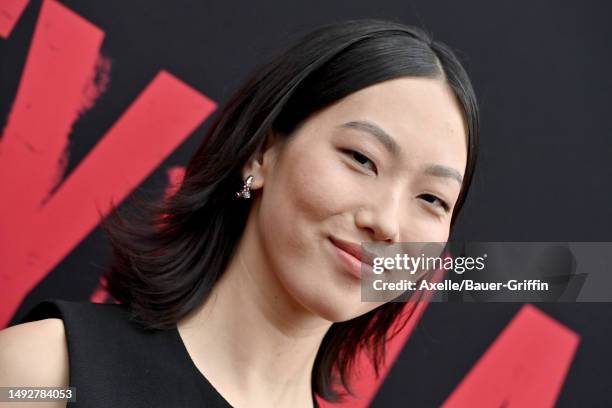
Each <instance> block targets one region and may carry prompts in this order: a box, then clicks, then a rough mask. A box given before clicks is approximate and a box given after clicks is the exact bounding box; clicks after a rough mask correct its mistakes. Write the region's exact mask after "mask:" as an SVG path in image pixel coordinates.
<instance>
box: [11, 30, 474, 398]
mask: <svg viewBox="0 0 612 408" xmlns="http://www.w3.org/2000/svg"><path fill="white" fill-rule="evenodd" d="M477 131H478V112H477V105H476V99H475V95H474V91H473V89H472V86H471V84H470V81H469V79H468V76H467V75H466V73H465V71H464V69H463V68H462V66H461V65H460V63H459V62H458V60H457V59H456V57H455V56H454V55H453V53H452V52H451V51H450V50H449V49H448V48H447V47H446V46H444V45H443V44H441V43H438V42H433V41H432V40H431V39H430V38H429V37H428V36H427V35H426V34H425V33H423V32H421V31H420V30H417V29H415V28H412V27H407V26H404V25H401V24H397V23H392V22H385V21H378V20H356V21H347V22H342V23H336V24H331V25H328V26H325V27H322V28H320V29H318V30H316V31H314V32H312V33H311V34H309V35H307V36H305V37H304V38H303V39H302V40H301V41H300V42H298V43H297V44H296V45H294V46H293V47H292V48H290V49H289V50H287V51H286V52H285V53H284V54H283V55H281V56H279V57H278V58H276V59H275V60H273V61H272V62H271V63H269V64H268V65H266V66H265V67H263V68H262V69H260V70H259V71H257V72H256V73H255V74H254V75H253V76H252V77H251V78H250V79H249V80H248V81H247V82H246V84H245V85H244V86H243V87H242V88H241V89H239V90H238V92H237V93H236V94H235V95H234V96H233V97H232V98H231V99H230V100H229V102H228V103H227V104H226V106H225V108H224V109H223V110H222V111H221V112H220V114H219V116H218V117H217V119H216V121H215V122H214V123H213V124H212V126H211V128H210V130H209V132H208V134H207V135H206V137H205V139H204V142H203V143H202V145H201V146H200V148H199V149H198V150H197V152H195V155H194V156H193V158H192V159H191V160H190V162H189V164H188V167H187V170H186V174H185V177H184V180H183V182H182V184H181V186H180V188H179V189H178V191H177V192H176V193H175V194H174V195H173V196H172V197H170V198H168V199H167V200H165V201H163V202H161V203H159V204H153V203H149V204H145V203H141V207H139V208H141V209H140V211H138V212H136V213H134V214H132V215H131V216H130V217H127V216H123V217H122V216H120V215H119V214H115V215H114V216H113V217H111V218H110V219H109V221H108V222H107V224H106V230H107V233H108V236H109V238H110V242H111V244H112V246H113V250H114V254H115V263H114V265H113V268H112V270H111V271H110V273H109V274H108V276H107V286H108V290H109V291H110V293H111V294H112V295H113V296H114V297H115V298H116V299H118V300H119V301H120V302H121V303H122V305H93V304H86V303H78V302H62V301H54V302H46V303H43V304H40V305H39V306H38V307H37V308H35V309H34V310H33V311H32V313H30V315H29V316H28V317H27V318H26V319H25V320H26V321H30V322H28V323H25V324H21V325H18V326H15V327H12V328H9V329H7V330H6V331H5V332H4V333H2V334H1V336H0V355H1V357H0V358H1V359H2V360H3V361H2V362H1V365H2V366H4V367H10V368H9V370H8V371H7V370H5V371H4V372H2V373H0V379H1V380H2V381H1V383H2V384H11V385H24V384H26V383H28V384H35V385H68V384H70V385H72V386H76V387H77V402H80V403H82V404H83V405H84V406H91V407H97V406H114V407H118V406H196V405H204V406H228V405H230V404H231V405H233V406H236V407H259V406H262V407H263V406H265V407H270V406H274V407H311V406H313V405H316V401H315V399H314V398H313V393H316V394H319V396H320V397H321V398H324V399H327V400H330V401H333V400H336V399H338V398H339V397H341V393H340V392H339V391H340V390H339V388H338V386H337V382H338V381H340V382H341V383H342V384H343V385H344V388H345V389H347V390H349V391H350V383H349V381H348V378H349V373H350V368H351V363H352V362H353V360H354V357H355V356H356V354H357V353H358V352H359V351H362V350H367V351H368V352H369V353H370V355H371V356H372V359H373V363H374V364H375V365H376V366H377V365H379V364H380V363H381V360H382V357H383V356H384V346H385V341H386V338H387V337H388V335H389V334H390V333H389V329H390V328H391V327H392V325H393V324H394V323H397V322H398V319H399V318H400V317H401V316H402V315H400V313H401V312H402V309H403V307H404V305H403V304H401V303H393V302H390V303H385V304H381V303H373V302H361V298H360V294H361V291H360V277H359V274H358V273H356V270H355V265H356V263H358V262H359V261H358V260H357V259H356V258H358V257H359V248H360V244H361V243H363V242H374V243H388V244H390V243H394V242H409V241H415V242H445V241H446V240H447V239H448V236H449V233H450V229H451V227H452V226H453V224H454V221H455V219H456V217H457V215H458V213H459V210H460V209H461V206H462V204H463V202H464V200H465V197H466V194H467V192H468V188H469V186H470V183H471V180H472V174H473V171H474V166H475V163H476V152H477V141H478V140H477ZM53 317H55V318H53ZM64 332H65V333H66V334H64ZM43 338H44V339H45V340H44V341H42V339H43ZM66 344H67V346H66ZM27 348H29V349H30V350H34V351H32V354H31V355H29V356H26V355H24V354H22V353H21V351H23V350H25V349H27ZM28 365H30V367H33V366H36V367H42V369H39V370H28V369H27V368H26V367H28Z"/></svg>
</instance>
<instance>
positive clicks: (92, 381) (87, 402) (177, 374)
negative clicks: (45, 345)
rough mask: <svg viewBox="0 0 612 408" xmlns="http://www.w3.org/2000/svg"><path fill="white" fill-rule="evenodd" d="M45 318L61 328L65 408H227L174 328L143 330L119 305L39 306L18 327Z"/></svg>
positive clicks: (59, 302)
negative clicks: (66, 373) (69, 393)
mask: <svg viewBox="0 0 612 408" xmlns="http://www.w3.org/2000/svg"><path fill="white" fill-rule="evenodd" d="M46 318H60V319H62V320H63V322H64V327H65V331H66V337H67V342H68V353H69V363H70V386H72V387H76V402H75V403H70V402H69V403H68V404H67V407H78V408H102V407H104V408H107V407H113V408H122V407H126V408H127V407H130V408H138V407H149V408H152V407H164V408H167V407H212V408H227V407H231V405H230V404H229V403H228V402H227V401H226V400H225V399H224V398H223V397H222V396H221V395H220V394H219V393H218V392H217V390H215V388H214V387H213V386H212V384H210V383H209V382H208V381H207V380H206V378H205V377H204V376H203V375H202V373H201V372H200V371H199V370H198V369H197V367H196V366H195V364H194V363H193V361H192V360H191V357H190V356H189V353H188V352H187V349H186V348H185V345H184V343H183V341H182V339H181V337H180V335H179V332H178V330H177V329H176V327H175V328H173V329H168V330H145V329H144V328H142V326H140V325H138V324H137V323H136V322H133V321H131V320H130V319H129V312H128V310H127V308H126V307H125V306H123V305H119V304H96V303H88V302H75V301H64V300H47V301H44V302H41V303H39V304H38V305H36V306H35V307H34V308H33V309H32V310H30V311H29V312H28V314H27V315H26V316H25V317H24V318H23V319H22V322H24V323H25V322H28V321H34V320H41V319H46ZM315 404H316V401H315ZM315 406H316V405H315Z"/></svg>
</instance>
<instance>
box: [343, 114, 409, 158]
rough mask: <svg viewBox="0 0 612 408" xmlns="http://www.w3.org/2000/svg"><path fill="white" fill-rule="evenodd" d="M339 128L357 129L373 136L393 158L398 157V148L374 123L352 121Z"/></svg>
mask: <svg viewBox="0 0 612 408" xmlns="http://www.w3.org/2000/svg"><path fill="white" fill-rule="evenodd" d="M339 127H344V128H350V129H357V130H361V131H364V132H365V133H367V134H369V135H372V136H374V137H375V138H376V139H377V140H378V141H379V142H380V143H382V145H383V146H384V147H385V149H387V150H388V151H389V153H391V154H392V155H393V156H399V154H400V150H401V148H400V146H399V145H398V144H397V142H396V141H395V140H394V139H393V138H392V137H391V136H389V134H388V133H387V132H385V131H384V130H383V129H382V128H381V127H380V126H378V125H377V124H376V123H373V122H370V121H367V120H354V121H350V122H347V123H344V124H342V125H340V126H339Z"/></svg>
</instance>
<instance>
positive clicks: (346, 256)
mask: <svg viewBox="0 0 612 408" xmlns="http://www.w3.org/2000/svg"><path fill="white" fill-rule="evenodd" d="M329 239H330V241H331V243H332V244H333V246H334V248H335V250H336V255H337V256H338V258H339V259H340V261H341V262H342V264H343V265H344V266H345V268H346V269H348V271H349V272H350V273H351V275H353V276H355V277H357V278H359V279H361V278H362V272H366V273H369V272H370V271H371V270H372V265H373V263H374V256H373V254H371V253H369V252H367V251H364V250H363V249H362V247H361V245H359V244H355V243H353V242H350V241H344V240H341V239H339V238H335V237H330V238H329Z"/></svg>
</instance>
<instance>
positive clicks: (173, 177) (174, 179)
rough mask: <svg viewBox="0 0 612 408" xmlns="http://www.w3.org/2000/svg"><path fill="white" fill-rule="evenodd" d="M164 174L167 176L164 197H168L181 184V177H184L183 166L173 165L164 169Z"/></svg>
mask: <svg viewBox="0 0 612 408" xmlns="http://www.w3.org/2000/svg"><path fill="white" fill-rule="evenodd" d="M166 176H167V177H168V186H167V187H166V190H165V191H164V198H169V197H171V196H173V195H174V193H176V191H177V190H178V188H179V187H180V186H181V183H182V182H183V178H184V177H185V167H184V166H173V167H171V168H169V169H168V170H166Z"/></svg>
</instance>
